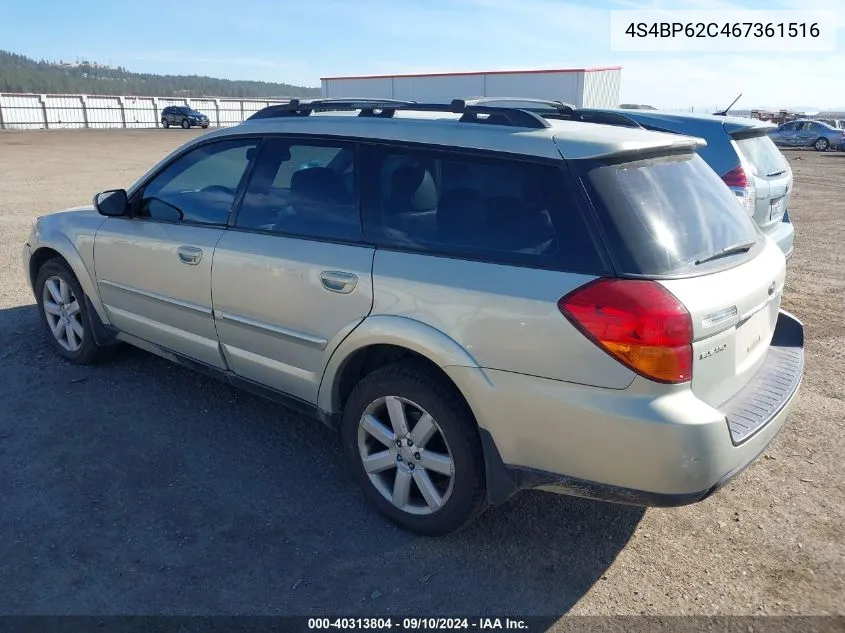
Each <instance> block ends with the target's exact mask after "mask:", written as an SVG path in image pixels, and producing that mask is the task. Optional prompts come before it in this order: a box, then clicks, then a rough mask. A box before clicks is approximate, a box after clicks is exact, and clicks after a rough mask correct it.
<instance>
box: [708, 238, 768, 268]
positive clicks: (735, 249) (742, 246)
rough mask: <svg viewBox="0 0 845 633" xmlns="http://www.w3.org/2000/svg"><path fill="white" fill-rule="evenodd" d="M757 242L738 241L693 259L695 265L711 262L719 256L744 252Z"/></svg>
mask: <svg viewBox="0 0 845 633" xmlns="http://www.w3.org/2000/svg"><path fill="white" fill-rule="evenodd" d="M756 243H757V241H756V240H751V241H749V242H739V243H738V244H734V245H733V246H726V247H725V248H723V249H721V250H718V251H716V252H715V253H711V254H710V255H708V256H707V257H702V258H701V259H697V260H695V265H696V266H698V265H699V264H704V263H705V262H712V261H713V260H714V259H719V258H720V257H726V256H728V255H734V254H736V253H744V252H745V251H748V250H750V249H751V247H752V246H754V245H755V244H756Z"/></svg>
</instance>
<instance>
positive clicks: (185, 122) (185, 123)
mask: <svg viewBox="0 0 845 633" xmlns="http://www.w3.org/2000/svg"><path fill="white" fill-rule="evenodd" d="M189 127H191V122H190V121H188V119H182V129H184V130H187V129H188V128H189Z"/></svg>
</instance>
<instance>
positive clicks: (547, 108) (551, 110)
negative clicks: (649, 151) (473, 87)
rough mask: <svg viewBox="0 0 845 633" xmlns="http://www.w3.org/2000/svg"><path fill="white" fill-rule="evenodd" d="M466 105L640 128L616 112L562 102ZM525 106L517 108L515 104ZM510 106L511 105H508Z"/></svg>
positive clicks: (487, 100)
mask: <svg viewBox="0 0 845 633" xmlns="http://www.w3.org/2000/svg"><path fill="white" fill-rule="evenodd" d="M467 102H468V103H472V104H483V105H487V106H492V107H495V106H496V104H502V106H503V107H511V108H517V107H518V108H520V109H522V110H527V111H529V112H533V113H534V114H539V115H540V116H542V117H543V118H546V119H558V120H564V121H580V122H582V123H600V124H603V125H616V126H620V127H633V128H641V127H642V125H640V124H639V123H637V122H636V121H635V120H634V119H633V118H631V117H629V116H626V115H625V114H620V113H616V112H606V111H601V110H591V109H589V108H578V107H577V106H575V105H573V104H571V103H566V102H564V101H556V100H551V99H533V98H520V97H477V98H473V99H468V100H467ZM520 103H523V104H526V105H525V106H519V105H517V104H520ZM508 104H511V105H508Z"/></svg>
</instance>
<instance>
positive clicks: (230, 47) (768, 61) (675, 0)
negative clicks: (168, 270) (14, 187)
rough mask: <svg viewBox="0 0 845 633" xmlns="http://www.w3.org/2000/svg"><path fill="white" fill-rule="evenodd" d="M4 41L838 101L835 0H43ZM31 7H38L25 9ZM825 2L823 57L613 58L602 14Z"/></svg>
mask: <svg viewBox="0 0 845 633" xmlns="http://www.w3.org/2000/svg"><path fill="white" fill-rule="evenodd" d="M4 4H5V6H4V9H3V16H2V19H0V48H3V49H7V50H11V51H12V52H17V53H23V54H25V55H28V56H31V57H35V58H46V59H50V60H54V59H55V60H57V59H64V60H74V59H76V58H77V57H80V58H87V59H89V60H91V61H98V62H101V63H110V64H112V65H116V66H117V65H119V66H124V67H126V68H127V69H129V70H134V71H140V72H155V73H174V74H177V73H187V74H207V75H211V76H216V77H227V78H231V79H262V80H268V81H282V82H287V83H294V84H298V85H307V86H319V83H320V82H319V80H320V77H323V76H334V75H345V74H388V73H409V72H425V71H467V70H469V71H477V70H501V69H531V68H566V67H577V68H580V67H585V66H586V67H590V66H614V65H621V66H622V67H623V71H622V94H621V99H622V101H623V102H637V103H650V104H654V105H658V106H661V107H667V108H687V107H690V106H693V107H695V108H696V109H708V108H714V107H717V106H724V105H727V103H729V102H730V101H732V100H733V98H734V97H735V96H736V95H737V94H739V93H740V92H742V93H743V94H744V97H743V99H742V101H741V102H740V103H739V104H737V106H736V107H737V108H750V107H752V106H763V107H792V106H808V105H813V106H817V107H819V108H832V107H837V108H839V107H845V73H843V69H845V0H734V1H732V2H726V1H722V0H710V1H707V0H665V1H664V0H653V1H652V0H313V1H302V0H240V1H238V2H233V1H232V0H198V1H197V2H192V1H189V0H179V1H173V0H169V1H168V0H144V1H143V2H122V3H121V2H116V1H115V0H101V1H97V0H76V1H75V2H69V1H68V0H39V1H38V2H37V3H36V4H33V3H27V2H8V3H4ZM36 7H37V9H38V10H34V9H35V8H36ZM667 7H673V8H689V9H718V10H720V11H721V10H724V9H731V8H735V9H740V8H741V9H811V8H818V9H831V10H835V11H838V12H839V13H838V15H839V19H838V22H837V26H838V31H837V50H836V51H835V52H829V53H786V52H783V53H780V52H779V53H757V54H747V53H721V54H720V53H709V54H681V53H636V54H634V53H622V52H614V51H612V50H611V48H610V34H609V29H610V10H611V9H636V8H649V9H650V8H667Z"/></svg>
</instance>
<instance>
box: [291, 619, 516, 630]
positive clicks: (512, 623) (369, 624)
mask: <svg viewBox="0 0 845 633" xmlns="http://www.w3.org/2000/svg"><path fill="white" fill-rule="evenodd" d="M528 628H529V627H528V624H527V623H526V622H525V620H521V619H519V618H415V617H404V618H309V619H308V629H309V630H311V631H315V630H317V631H318V630H331V629H347V630H350V629H351V630H356V631H357V630H373V631H378V630H394V629H397V630H403V631H451V630H479V631H495V630H512V631H519V630H522V631H526V630H528Z"/></svg>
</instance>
